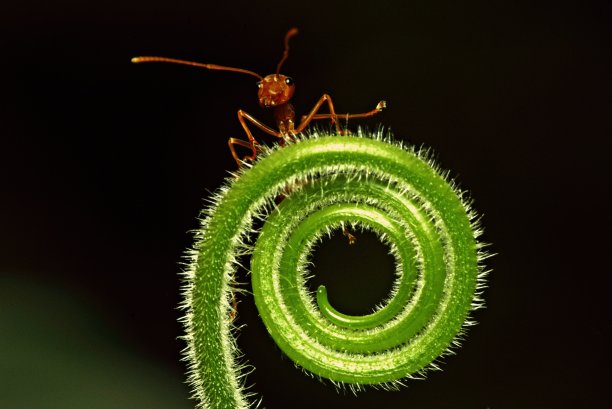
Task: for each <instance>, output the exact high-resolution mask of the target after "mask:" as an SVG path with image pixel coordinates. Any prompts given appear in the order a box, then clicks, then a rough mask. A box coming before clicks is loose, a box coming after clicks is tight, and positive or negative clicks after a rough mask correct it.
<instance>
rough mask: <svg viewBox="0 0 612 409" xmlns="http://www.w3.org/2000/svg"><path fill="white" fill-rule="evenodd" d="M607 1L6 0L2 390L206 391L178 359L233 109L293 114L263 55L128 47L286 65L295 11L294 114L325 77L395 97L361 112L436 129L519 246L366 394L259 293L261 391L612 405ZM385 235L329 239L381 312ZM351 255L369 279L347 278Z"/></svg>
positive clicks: (418, 131) (160, 397)
mask: <svg viewBox="0 0 612 409" xmlns="http://www.w3.org/2000/svg"><path fill="white" fill-rule="evenodd" d="M604 3H605V2H603V1H602V2H600V3H594V2H591V3H589V2H575V3H572V2H561V3H560V2H549V1H543V2H542V1H539V2H528V1H525V2H516V1H478V2H456V1H446V2H440V1H433V2H431V1H417V2H413V1H406V2H400V1H395V2H362V3H360V4H357V3H356V2H344V3H343V2H320V1H306V2H297V1H291V2H280V1H274V0H270V1H266V2H244V3H242V2H212V1H188V2H155V1H154V2H151V1H125V2H112V1H110V2H82V1H72V2H71V1H62V2H42V1H41V2H32V1H25V2H23V1H20V2H12V3H3V5H2V6H1V11H0V44H1V45H2V49H1V51H2V54H1V55H0V62H1V66H2V70H3V75H2V93H1V95H2V98H1V99H0V104H1V105H0V120H1V121H0V172H1V173H0V189H1V190H0V195H1V196H0V232H1V234H0V240H1V242H0V263H1V264H0V407H2V408H7V409H16V408H69V409H71V408H189V407H193V406H194V402H193V401H189V400H188V399H187V398H188V396H189V391H188V388H187V386H185V385H184V384H183V381H184V376H183V372H184V364H183V363H182V362H180V361H179V359H180V350H181V348H183V346H184V345H183V343H182V342H181V341H180V340H177V337H178V336H179V335H181V334H182V329H181V327H180V325H179V324H178V323H177V318H178V317H179V316H180V312H179V311H178V310H177V309H176V306H177V304H178V303H179V300H180V298H179V291H180V290H179V288H180V279H179V275H178V273H179V271H180V266H179V262H180V261H181V257H182V254H183V250H184V249H186V248H187V247H189V245H190V243H191V241H192V235H191V233H189V232H188V231H189V230H191V229H194V228H195V227H197V222H196V216H197V214H198V212H199V210H200V209H201V207H202V206H203V200H202V199H204V198H205V197H207V196H208V195H209V194H210V192H212V191H214V190H215V189H216V188H218V187H219V186H220V184H221V182H222V179H223V178H224V177H226V176H227V171H228V170H233V169H234V168H235V163H234V162H233V159H232V158H231V155H230V153H229V151H228V149H227V139H228V138H229V137H238V138H243V137H244V135H243V132H242V130H241V129H240V126H239V123H238V121H237V119H236V111H237V110H238V109H240V108H242V109H244V110H246V111H247V112H250V113H252V114H253V115H254V116H256V117H257V118H261V119H262V120H264V121H265V122H267V123H269V124H272V123H273V122H272V120H271V118H270V117H269V116H267V115H268V113H267V112H262V110H261V109H260V108H259V107H258V106H257V101H256V87H255V82H256V80H255V79H254V78H252V77H249V76H244V75H240V74H235V73H223V72H212V71H206V70H198V69H194V68H190V67H182V66H173V65H162V64H157V65H153V64H151V65H131V64H130V63H129V60H130V58H131V57H132V56H135V55H162V56H169V57H176V58H184V59H192V60H197V61H202V62H209V63H217V64H223V65H230V66H236V67H242V68H246V69H251V70H254V71H256V72H259V73H260V74H262V75H265V74H268V73H270V72H272V71H274V69H275V67H276V64H277V62H278V60H279V57H280V55H281V52H282V38H283V35H284V34H285V32H286V30H287V29H288V28H290V27H292V26H298V27H299V29H300V34H299V36H297V37H295V38H294V39H293V40H292V44H291V45H292V48H291V55H290V58H289V60H288V61H287V63H286V64H285V66H284V68H283V72H284V73H286V74H288V75H291V76H292V77H293V78H294V80H295V81H296V83H297V93H296V95H295V98H294V101H295V106H296V109H297V111H298V113H299V114H302V113H304V112H305V111H306V110H308V109H310V107H311V106H312V105H313V104H314V102H315V101H316V100H317V99H318V98H319V97H320V96H321V94H322V93H324V92H327V93H329V94H331V95H332V97H333V98H334V101H335V104H336V108H337V110H338V112H346V111H350V112H359V111H366V110H369V109H371V108H372V107H373V106H374V105H375V104H376V102H377V101H379V100H380V99H386V100H387V102H388V109H387V110H386V111H385V112H384V113H382V114H380V115H379V116H378V117H376V118H375V119H374V120H372V121H363V122H361V121H360V122H359V124H368V125H370V126H372V127H375V126H376V124H379V123H381V124H384V126H385V127H387V128H390V129H391V130H392V131H393V132H394V134H395V137H396V138H397V139H400V140H403V141H405V142H408V143H413V144H417V145H420V144H425V145H427V146H430V147H432V148H433V149H434V151H435V152H436V156H437V158H438V161H439V163H440V164H441V165H442V167H444V168H446V169H450V170H451V171H452V175H454V176H455V177H457V178H458V180H459V181H460V183H461V185H462V186H463V187H464V188H466V189H469V191H470V192H471V195H472V196H473V198H474V199H475V207H476V209H477V210H478V211H479V212H481V213H483V214H484V219H483V223H484V226H485V229H486V233H485V236H484V238H483V239H484V241H486V242H490V243H493V246H492V247H491V251H493V252H496V253H498V255H497V256H496V257H495V258H493V259H491V260H490V261H489V263H488V266H489V267H490V268H492V269H493V273H492V274H491V275H490V279H489V283H488V286H489V288H488V289H487V290H486V292H485V298H486V302H487V309H486V310H482V311H479V312H477V313H476V314H475V318H476V320H477V321H478V322H479V325H478V326H476V327H474V328H472V329H470V331H469V334H468V338H467V340H466V342H465V343H464V346H463V347H462V348H461V349H460V351H459V353H458V355H457V356H453V357H449V358H447V359H445V364H444V365H443V371H442V372H435V373H431V374H430V376H429V378H428V379H427V380H426V381H413V382H408V387H407V388H403V389H402V390H401V391H399V392H384V391H374V390H372V391H368V392H365V393H362V394H360V395H359V396H358V397H357V398H355V397H354V396H352V395H351V394H350V393H344V394H343V393H340V394H337V393H336V392H335V391H334V388H333V386H331V385H329V384H324V383H320V382H318V381H317V380H314V379H311V378H310V377H307V376H304V375H303V374H302V373H301V372H300V371H299V370H297V369H295V368H294V367H293V364H292V363H291V362H290V361H289V360H288V359H287V358H284V357H282V355H281V353H280V352H279V350H278V348H277V347H276V346H274V344H273V342H272V341H271V339H269V337H268V336H267V334H266V332H265V329H264V328H263V326H262V324H261V323H259V321H258V320H257V319H256V318H257V313H256V310H255V308H254V305H253V303H252V301H251V300H249V299H248V298H246V297H241V298H239V301H240V308H239V318H238V320H239V323H247V324H248V326H247V327H246V328H245V329H244V330H243V332H242V334H241V336H240V338H239V344H240V346H241V348H242V349H243V351H244V352H245V355H246V358H247V359H248V361H249V362H250V363H251V364H253V365H254V366H255V367H256V368H257V369H256V370H255V372H254V373H253V374H251V375H249V378H248V379H249V384H255V386H254V387H253V391H255V392H257V393H258V395H260V396H263V399H264V400H263V403H264V405H265V406H266V407H268V408H284V407H314V406H315V405H318V407H323V408H381V407H410V408H480V409H485V408H491V409H498V408H578V407H581V408H590V407H601V406H605V404H604V405H602V403H605V402H606V401H609V399H606V396H607V395H608V390H607V387H608V383H609V382H608V381H609V375H608V374H607V372H606V371H607V368H608V367H609V364H610V352H609V342H610V327H609V302H608V301H607V300H608V293H609V284H610V279H609V274H610V269H609V261H608V260H607V257H609V232H608V229H609V207H610V205H609V199H610V184H609V181H608V176H609V172H608V171H607V168H608V166H607V165H608V164H609V161H610V159H611V156H610V152H611V150H610V142H609V138H610V130H611V129H610V95H611V94H610V81H609V75H610V48H609V41H608V40H609V38H608V37H609V34H610V21H611V20H610V17H611V15H610V7H609V6H608V5H604ZM354 125H356V123H355V124H354ZM264 139H265V137H264ZM378 253H381V254H383V253H384V249H383V248H381V246H379V245H377V244H376V243H371V242H370V240H369V238H368V237H367V236H364V237H362V239H361V240H359V241H358V243H357V244H356V245H355V247H351V248H348V246H346V244H345V242H344V241H343V240H342V238H339V239H334V240H331V241H330V242H329V243H326V244H325V245H324V246H322V248H321V250H320V251H319V252H318V253H317V257H318V258H317V263H318V264H319V270H318V271H319V272H320V274H321V275H320V279H321V280H322V282H325V283H327V284H328V287H330V297H332V302H335V303H336V305H338V307H339V308H345V309H351V308H355V310H357V311H359V310H360V309H361V310H363V309H364V308H365V309H366V310H367V308H368V307H369V306H371V305H373V304H374V303H376V301H378V300H380V297H383V296H384V292H385V291H386V290H385V288H386V287H385V286H388V283H389V280H390V277H391V275H390V273H386V272H385V271H381V272H380V273H377V274H379V275H380V276H381V279H382V280H381V283H382V284H380V287H377V286H378V284H374V281H375V280H373V279H372V275H371V274H368V273H369V268H368V262H370V263H373V264H374V265H379V264H383V263H385V262H387V261H388V260H387V259H386V258H385V257H384V254H383V255H380V256H377V255H376V254H378ZM330 270H333V272H330ZM382 270H385V269H382ZM385 274H386V275H385ZM349 278H350V279H351V281H352V282H353V286H352V287H346V285H345V286H343V285H341V283H342V282H343V281H348V280H349ZM241 279H242V280H243V281H246V280H247V277H246V276H245V275H244V273H243V272H241ZM385 280H386V282H385ZM380 292H382V293H380ZM379 293H380V294H379ZM372 294H373V295H372ZM334 297H335V298H334Z"/></svg>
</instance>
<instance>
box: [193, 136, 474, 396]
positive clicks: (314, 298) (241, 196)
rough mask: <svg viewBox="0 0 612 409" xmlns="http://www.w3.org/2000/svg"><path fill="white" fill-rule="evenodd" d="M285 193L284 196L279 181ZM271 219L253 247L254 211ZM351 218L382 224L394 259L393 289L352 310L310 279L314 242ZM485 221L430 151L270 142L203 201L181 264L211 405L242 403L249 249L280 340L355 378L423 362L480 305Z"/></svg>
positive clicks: (292, 352) (365, 225) (403, 370)
mask: <svg viewBox="0 0 612 409" xmlns="http://www.w3.org/2000/svg"><path fill="white" fill-rule="evenodd" d="M281 194H282V195H284V196H285V199H284V200H282V202H281V203H280V204H279V205H275V199H276V198H277V197H278V196H279V195H281ZM256 218H259V219H263V220H264V221H265V223H264V224H263V227H262V228H261V231H260V232H256V233H257V235H258V237H257V241H256V243H255V246H254V248H251V247H252V246H250V245H249V244H247V241H248V240H247V239H248V238H249V237H250V236H251V235H252V233H253V232H252V231H251V229H252V226H253V223H252V222H253V220H254V219H256ZM345 225H351V226H353V228H361V229H367V230H371V231H373V232H375V233H376V234H377V235H378V236H379V237H380V239H381V240H382V241H383V242H385V243H387V244H388V245H389V247H390V249H391V253H392V254H393V256H394V257H395V260H396V281H395V284H394V288H393V291H392V293H391V294H390V296H389V298H388V299H387V300H386V301H385V302H384V303H383V304H382V305H381V306H379V307H378V308H377V309H376V310H375V311H374V312H372V313H371V314H368V315H365V316H350V315H346V314H343V313H341V312H339V311H337V310H335V309H334V308H333V306H331V305H330V303H329V301H328V299H327V290H326V289H325V287H320V288H319V289H318V291H317V293H316V294H310V293H309V291H308V290H307V286H306V284H305V283H306V280H307V277H308V263H309V258H310V255H311V254H312V251H313V249H314V247H315V245H316V244H317V243H318V242H319V241H320V240H321V239H322V238H323V237H325V236H326V235H329V234H331V232H333V231H334V230H337V229H340V230H341V229H342V228H343V227H344V226H345ZM478 234H479V231H478V229H477V227H476V226H475V223H474V222H473V215H472V213H471V212H470V210H469V209H468V207H467V205H466V204H465V203H464V202H463V201H462V199H461V194H460V193H458V192H457V191H456V189H455V188H454V187H453V186H452V184H451V183H449V182H448V181H447V180H446V179H445V177H444V176H443V175H442V174H441V173H440V172H439V170H438V169H437V168H436V167H435V166H434V165H432V163H431V161H429V160H427V159H424V158H423V155H420V154H419V153H417V152H415V151H414V150H412V149H405V148H402V147H400V146H399V145H397V144H395V143H391V142H389V141H385V140H382V138H380V136H378V137H364V136H363V135H358V136H348V137H347V136H334V135H324V136H321V135H317V134H313V135H311V136H309V137H304V138H303V139H300V140H298V141H296V142H295V143H291V144H289V145H288V146H286V147H284V148H282V149H272V150H270V152H268V153H267V154H266V155H264V157H263V158H262V159H260V160H258V161H257V163H256V164H255V165H254V166H253V167H252V168H250V169H247V170H245V171H242V172H241V173H240V175H239V177H237V178H235V179H233V180H232V181H230V183H229V185H228V186H226V187H224V188H223V189H222V190H221V191H220V193H218V194H217V195H216V196H215V198H214V201H213V205H212V206H211V207H210V208H209V209H207V210H206V211H205V217H204V218H203V220H202V228H201V230H200V231H199V233H198V241H197V244H196V247H195V248H194V250H193V251H192V253H191V263H190V268H189V270H188V271H187V273H186V286H185V289H184V290H185V301H184V308H185V309H186V311H187V313H186V316H185V325H186V330H187V335H186V339H187V343H188V349H187V358H188V360H189V363H190V381H191V382H192V384H193V387H194V391H195V394H196V397H197V399H198V400H199V402H200V404H201V406H202V407H206V408H208V407H211V408H237V407H238V408H241V407H247V406H248V402H247V396H246V394H245V392H244V388H243V386H242V384H243V380H242V379H241V377H242V375H241V369H242V367H241V365H239V364H238V363H237V358H236V355H237V351H236V346H235V342H234V339H233V337H232V321H231V318H230V316H231V302H230V299H231V291H232V288H233V284H234V282H233V277H234V271H235V268H236V260H237V258H238V257H239V256H240V255H242V254H244V253H245V252H246V253H249V254H252V260H251V272H252V280H253V293H254V296H255V302H256V305H257V308H258V310H259V313H260V315H261V317H262V319H263V321H264V323H265V325H266V327H267V328H268V331H269V333H270V335H271V336H272V338H273V339H274V341H275V342H276V343H277V344H278V345H279V347H280V348H281V349H282V350H283V352H284V353H285V354H287V355H288V356H289V357H290V358H291V359H293V360H294V361H295V362H296V363H297V364H298V365H300V366H301V367H303V368H304V369H305V370H307V371H310V372H311V373H313V374H315V375H318V376H321V377H324V378H328V379H330V380H332V381H333V382H335V383H342V384H347V385H349V387H351V388H353V389H359V388H360V386H361V385H379V384H382V385H383V386H394V384H395V383H397V382H399V381H400V380H401V379H403V378H408V377H414V376H420V375H422V373H423V371H424V370H426V369H427V368H428V367H432V366H435V365H436V364H435V363H434V362H435V360H436V359H437V358H438V357H440V356H442V355H443V354H444V353H445V352H446V351H447V350H448V349H449V348H450V347H451V346H452V345H454V344H456V343H457V340H458V336H460V335H461V333H462V328H463V327H464V326H466V325H469V324H470V321H469V320H468V314H469V312H470V310H471V309H474V308H477V307H478V306H479V305H480V300H479V299H478V291H477V290H478V288H479V280H480V279H481V276H482V272H481V268H480V266H479V260H480V259H481V258H482V254H481V252H480V247H481V246H480V245H479V244H478V242H477V241H476V237H477V236H478Z"/></svg>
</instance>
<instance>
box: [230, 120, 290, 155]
mask: <svg viewBox="0 0 612 409" xmlns="http://www.w3.org/2000/svg"><path fill="white" fill-rule="evenodd" d="M245 119H248V120H249V121H250V122H251V123H252V124H253V125H255V126H256V127H257V128H259V129H261V130H262V131H264V132H265V133H267V134H270V135H272V136H276V137H277V138H280V137H281V134H280V132H277V131H275V130H274V129H272V128H270V127H269V126H266V125H264V124H262V123H261V122H259V121H258V120H257V119H255V118H253V117H252V116H251V115H249V114H247V113H246V112H244V111H243V110H239V111H238V120H239V121H240V125H242V128H243V129H244V132H245V133H246V134H247V137H248V138H249V141H248V142H247V141H242V140H240V139H236V138H229V140H228V141H227V144H228V145H229V148H230V152H232V156H233V157H234V160H235V161H236V163H237V164H238V167H240V165H241V164H242V162H243V161H244V160H250V161H251V162H253V161H254V160H255V158H256V157H257V145H259V144H258V143H257V141H256V140H255V138H254V137H253V134H252V133H251V130H250V129H249V127H248V126H247V123H246V121H245ZM234 145H238V146H243V147H245V148H249V149H251V151H252V152H253V153H252V154H251V155H250V156H245V157H243V158H242V160H241V159H239V158H238V154H237V153H236V149H235V148H234Z"/></svg>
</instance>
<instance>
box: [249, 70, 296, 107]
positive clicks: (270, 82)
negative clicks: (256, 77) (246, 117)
mask: <svg viewBox="0 0 612 409" xmlns="http://www.w3.org/2000/svg"><path fill="white" fill-rule="evenodd" d="M257 86H258V87H259V91H258V92H257V97H258V98H259V105H260V106H261V107H263V108H270V107H275V106H278V105H282V104H286V103H287V102H289V100H291V97H293V93H294V92H295V84H294V83H293V80H292V79H291V77H287V76H286V75H283V74H270V75H268V76H266V77H265V78H263V79H262V80H261V81H259V82H258V83H257Z"/></svg>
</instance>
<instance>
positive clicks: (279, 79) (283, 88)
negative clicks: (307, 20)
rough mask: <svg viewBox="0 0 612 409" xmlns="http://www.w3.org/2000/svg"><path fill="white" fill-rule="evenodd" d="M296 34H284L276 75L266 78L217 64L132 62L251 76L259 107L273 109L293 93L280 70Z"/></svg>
mask: <svg viewBox="0 0 612 409" xmlns="http://www.w3.org/2000/svg"><path fill="white" fill-rule="evenodd" d="M297 33H298V30H297V28H295V27H294V28H292V29H290V30H289V31H288V32H287V34H285V50H284V52H283V56H282V58H281V60H280V62H279V63H278V65H277V66H276V74H270V75H268V76H267V77H262V76H261V75H259V74H257V73H256V72H253V71H249V70H245V69H242V68H234V67H226V66H223V65H217V64H202V63H199V62H193V61H185V60H177V59H174V58H166V57H135V58H132V62H133V63H143V62H168V63H174V64H183V65H191V66H194V67H202V68H207V69H209V70H219V71H233V72H239V73H242V74H248V75H252V76H254V77H257V78H259V79H260V81H259V82H258V83H257V86H258V87H259V92H258V97H259V105H261V106H262V107H264V108H268V107H275V106H279V105H282V104H285V103H287V102H289V100H290V99H291V97H292V96H293V93H294V91H295V85H293V80H292V79H291V78H289V77H287V76H286V75H282V74H280V69H281V67H282V66H283V63H284V62H285V60H287V57H288V56H289V39H290V38H291V37H293V36H295V35H296V34H297Z"/></svg>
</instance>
